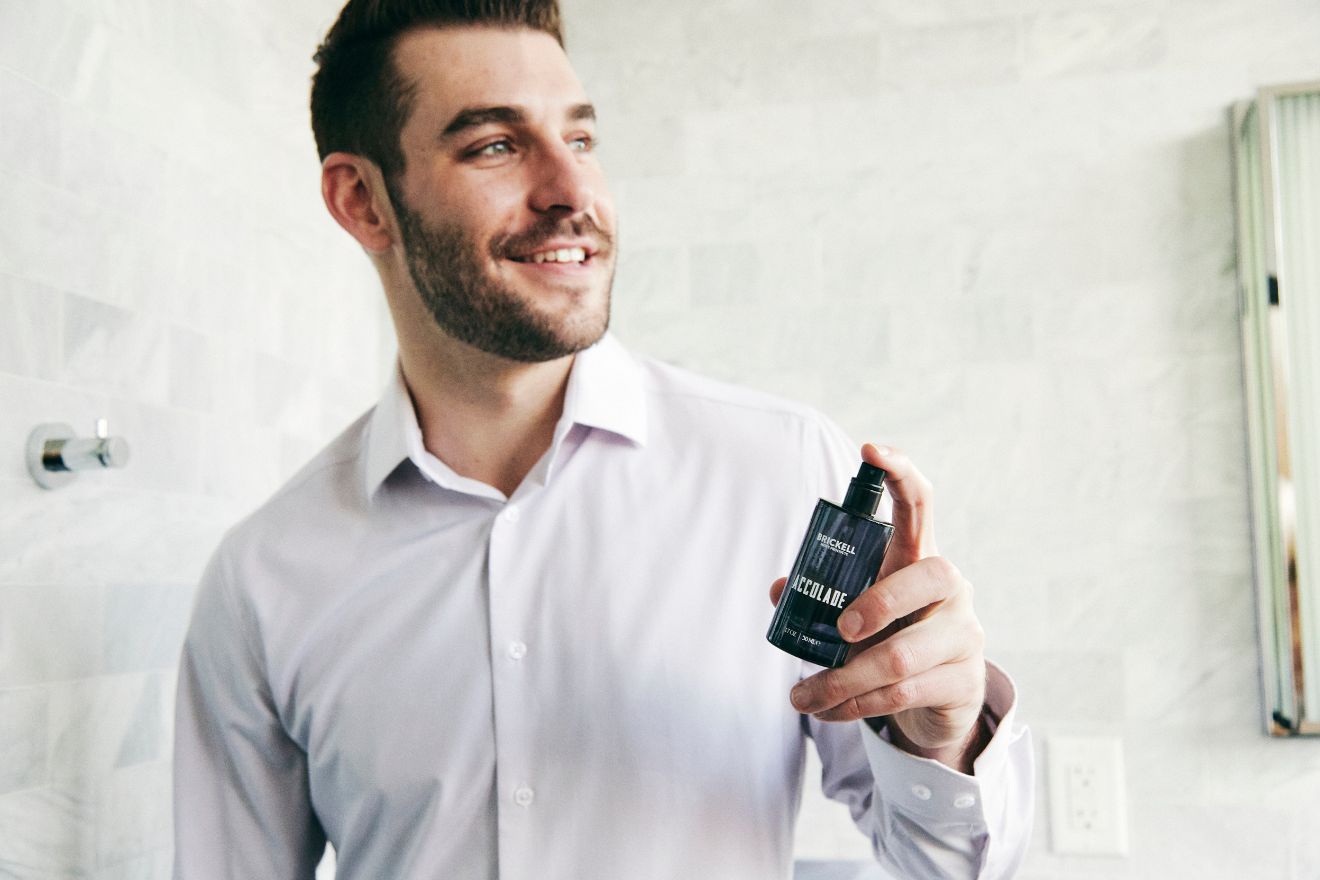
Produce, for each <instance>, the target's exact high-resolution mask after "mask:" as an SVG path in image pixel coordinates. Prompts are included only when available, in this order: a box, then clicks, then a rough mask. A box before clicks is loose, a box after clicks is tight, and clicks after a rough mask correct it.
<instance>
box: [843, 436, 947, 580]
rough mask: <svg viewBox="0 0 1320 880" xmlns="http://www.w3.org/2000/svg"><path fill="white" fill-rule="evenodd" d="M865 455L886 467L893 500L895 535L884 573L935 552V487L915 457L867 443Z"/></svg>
mask: <svg viewBox="0 0 1320 880" xmlns="http://www.w3.org/2000/svg"><path fill="white" fill-rule="evenodd" d="M862 459H863V460H865V461H866V462H867V463H869V464H873V465H875V466H876V467H879V468H884V470H885V474H886V476H885V486H886V488H888V490H889V496H890V499H891V500H892V501H893V505H894V512H893V522H894V538H893V540H892V541H891V542H890V547H889V552H888V553H887V554H886V556H885V564H884V567H883V568H882V569H881V575H885V574H888V573H889V572H891V571H896V570H897V569H899V568H902V567H903V566H905V565H910V564H912V563H913V562H915V561H917V560H918V559H924V558H925V557H927V556H934V555H935V554H936V553H938V552H939V551H938V550H937V549H936V547H935V513H934V507H933V505H934V499H935V490H934V487H932V486H931V484H930V480H928V479H926V476H925V474H923V473H922V472H921V471H919V470H917V467H916V465H914V464H913V463H912V459H910V458H908V457H907V456H906V455H905V454H903V453H902V452H901V451H899V450H897V449H894V448H893V447H890V446H876V445H874V444H871V443H867V444H865V445H864V446H862Z"/></svg>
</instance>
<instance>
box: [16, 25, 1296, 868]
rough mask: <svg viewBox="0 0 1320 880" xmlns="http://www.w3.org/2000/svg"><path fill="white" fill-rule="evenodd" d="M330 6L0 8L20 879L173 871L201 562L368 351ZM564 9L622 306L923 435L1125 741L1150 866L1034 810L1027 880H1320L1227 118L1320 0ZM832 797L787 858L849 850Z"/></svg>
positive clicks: (656, 331)
mask: <svg viewBox="0 0 1320 880" xmlns="http://www.w3.org/2000/svg"><path fill="white" fill-rule="evenodd" d="M338 5H339V2H338V0H299V2H297V3H280V4H271V3H260V2H256V0H231V2H229V3H226V4H224V5H223V6H219V7H218V6H216V5H215V4H203V3H201V2H199V0H103V2H98V3H94V4H91V3H77V2H73V0H43V2H42V3H39V4H36V3H19V2H17V0H0V128H3V131H4V135H3V137H0V181H3V183H4V187H5V190H4V196H3V201H2V202H0V204H3V205H4V211H3V212H0V427H3V429H4V430H3V431H0V876H15V877H19V878H24V880H27V878H45V877H95V878H116V880H121V878H122V880H128V878H134V880H136V878H157V877H166V876H168V865H169V835H170V830H169V821H170V820H169V801H168V788H169V741H170V721H169V716H170V712H171V708H172V707H171V702H172V693H173V687H174V671H173V666H174V658H175V655H176V652H177V649H178V644H179V639H180V638H181V635H182V629H183V626H184V622H185V619H186V615H187V611H188V606H189V602H190V599H191V585H192V583H193V581H194V580H195V578H196V576H197V574H198V572H199V570H200V568H201V565H202V563H203V562H204V560H205V558H206V556H207V554H208V553H209V551H210V549H211V547H212V546H213V545H214V543H215V541H216V540H217V539H218V537H219V535H220V533H221V532H222V530H223V529H224V528H225V527H226V526H227V525H228V524H229V523H231V522H232V521H233V520H234V519H236V518H237V517H238V516H240V515H242V513H243V512H245V511H246V510H248V509H250V508H251V507H252V506H253V505H254V504H256V503H257V502H258V501H259V500H260V499H261V498H262V497H264V496H265V495H266V494H267V493H268V492H269V491H270V490H271V489H272V488H274V486H275V485H277V484H278V482H279V481H280V480H281V479H282V478H283V477H284V476H285V475H287V474H288V473H289V472H290V471H291V470H292V469H293V468H295V467H296V466H297V464H298V463H300V462H301V461H302V460H304V459H305V458H306V457H307V456H308V455H310V454H311V453H312V452H313V451H314V450H315V449H316V448H317V447H319V445H320V444H321V443H322V442H323V441H324V439H325V438H326V437H328V436H330V435H331V434H333V433H334V432H335V431H336V430H338V428H339V427H340V426H342V425H343V424H345V423H346V422H348V421H349V420H350V419H351V418H352V417H353V416H354V415H355V414H356V413H357V412H358V411H359V410H360V409H361V408H362V407H364V406H366V405H367V404H368V403H369V402H370V400H371V399H372V397H373V396H374V395H375V393H376V391H377V389H378V388H379V386H380V383H381V381H382V379H383V368H384V365H385V364H386V363H387V362H388V357H389V351H390V349H389V344H388V341H387V339H388V335H387V334H388V331H387V328H386V327H385V325H384V319H383V315H382V311H381V309H380V307H379V305H378V303H377V299H378V294H377V292H376V291H377V284H376V281H375V279H374V276H373V275H372V273H371V272H370V270H369V267H368V265H367V263H366V261H365V260H364V259H363V258H362V257H361V255H360V253H359V252H358V251H357V250H356V248H355V247H354V246H353V245H352V244H351V242H350V241H349V240H348V239H347V237H346V236H345V235H344V234H343V233H342V232H340V231H339V230H337V229H336V228H335V227H334V226H333V224H332V222H331V221H330V220H329V219H328V218H327V217H326V216H325V215H324V212H323V210H322V209H321V207H320V203H319V195H318V192H317V175H316V171H317V168H316V162H315V158H314V154H313V151H312V146H311V141H310V135H309V134H308V132H307V126H306V111H305V91H306V88H305V86H306V80H307V76H308V74H309V73H310V69H311V65H310V61H309V56H310V54H311V52H312V50H313V48H314V46H315V43H316V41H317V39H318V38H319V36H320V34H321V33H323V31H324V29H325V27H326V26H327V25H328V24H329V22H330V20H331V19H332V17H333V15H334V13H335V12H336V11H337V8H338ZM565 9H566V16H567V20H568V37H569V48H570V52H571V54H572V57H573V58H574V60H575V63H576V64H577V66H578V69H579V72H580V73H581V74H582V76H583V78H584V80H585V81H586V82H587V85H588V88H589V90H590V92H591V93H592V95H593V97H594V99H595V101H596V103H597V105H598V107H599V108H600V111H601V116H602V140H603V143H602V148H601V149H602V155H603V157H604V160H605V162H606V165H607V168H608V170H609V171H610V173H611V179H612V181H613V182H614V187H615V194H616V197H617V200H618V202H619V204H620V210H621V213H622V219H623V231H622V244H623V250H622V254H623V257H622V263H621V266H620V270H619V275H618V281H617V284H616V296H615V299H616V321H615V326H616V330H617V332H618V334H619V335H620V336H621V337H622V338H623V339H624V340H625V341H626V342H628V343H630V344H631V345H633V346H634V347H635V348H637V349H639V350H642V351H646V352H649V353H652V354H656V355H659V356H661V357H665V358H667V359H670V360H674V361H677V362H680V363H683V364H685V365H688V366H691V367H694V368H697V369H700V370H703V371H705V372H707V373H712V374H714V375H717V376H721V377H725V378H729V379H732V380H736V381H739V382H743V383H746V384H751V385H756V386H760V387H763V388H766V389H770V390H773V391H777V392H780V393H783V394H786V395H789V396H792V397H795V398H798V399H803V400H807V401H810V402H812V403H814V404H816V405H817V406H819V407H820V408H821V409H823V410H825V411H827V412H829V413H831V414H832V415H834V416H835V417H836V418H837V419H838V420H839V421H840V422H842V423H843V424H844V425H845V426H846V427H847V428H848V429H849V430H850V431H852V432H853V433H854V434H855V435H856V436H857V437H859V438H866V439H876V440H882V441H884V442H889V443H893V444H895V445H899V446H901V447H904V448H906V449H907V450H909V451H910V452H911V453H912V454H913V455H914V457H915V458H916V459H917V461H918V462H919V464H920V465H921V466H922V468H923V469H924V470H925V471H926V472H927V473H928V474H929V475H930V476H931V477H932V478H933V481H934V483H935V485H936V489H937V499H938V505H939V537H940V543H941V549H942V550H943V551H944V552H945V553H946V554H947V555H948V556H949V557H950V558H952V559H953V560H955V561H956V562H957V563H958V564H959V565H960V566H961V567H962V568H963V570H964V571H965V572H966V573H967V574H968V575H969V576H970V577H971V578H972V580H973V581H974V582H975V583H976V585H977V602H978V608H979V612H980V615H981V617H982V619H983V621H984V622H985V624H986V628H987V630H988V631H989V640H990V644H989V652H990V654H991V655H992V656H993V657H994V658H995V659H997V660H999V661H1000V662H1001V663H1002V664H1003V665H1004V666H1005V667H1006V668H1008V669H1009V670H1010V672H1011V673H1012V674H1013V675H1014V676H1015V678H1016V680H1017V681H1018V684H1019V686H1020V688H1021V694H1022V697H1021V711H1022V713H1023V717H1024V719H1025V720H1026V721H1028V722H1029V723H1030V724H1031V725H1032V727H1033V728H1034V730H1035V732H1036V734H1037V737H1038V741H1039V742H1041V743H1042V744H1043V743H1044V741H1046V740H1047V739H1048V737H1049V735H1050V734H1053V733H1099V734H1103V735H1112V736H1117V737H1120V738H1121V739H1122V741H1123V745H1124V748H1125V751H1126V757H1127V762H1128V772H1127V780H1126V781H1127V785H1128V794H1129V810H1130V824H1131V838H1132V840H1131V852H1130V854H1129V855H1128V856H1127V857H1126V858H1112V859H1082V858H1062V857H1058V856H1055V855H1053V854H1051V853H1050V852H1049V848H1048V845H1049V834H1048V824H1047V822H1046V816H1045V812H1044V811H1043V810H1042V812H1041V815H1040V817H1039V820H1038V826H1037V834H1036V837H1035V841H1034V844H1033V851H1032V854H1031V857H1030V859H1029V861H1028V865H1027V868H1026V869H1025V870H1024V871H1023V873H1022V876H1023V877H1024V878H1027V880H1070V878H1102V877H1103V878H1165V877H1171V876H1179V877H1198V878H1208V880H1230V878H1231V880H1239V878H1243V877H1266V876H1268V877H1286V878H1295V880H1301V878H1314V877H1315V876H1317V875H1320V843H1317V841H1320V835H1316V834H1315V828H1314V826H1315V821H1316V820H1315V819H1314V817H1315V816H1316V815H1320V744H1316V743H1311V742H1302V743H1288V742H1273V741H1268V740H1266V739H1265V738H1264V737H1263V736H1262V735H1261V732H1260V730H1261V724H1260V721H1259V697H1258V685H1257V680H1256V674H1257V673H1256V660H1255V632H1254V612H1253V605H1252V596H1251V586H1250V572H1249V545H1248V523H1247V519H1246V474H1245V467H1244V457H1245V452H1244V437H1243V427H1242V400H1241V390H1240V382H1241V376H1240V369H1239V364H1238V342H1237V335H1236V305H1235V301H1234V281H1233V244H1232V225H1231V192H1230V178H1229V165H1228V141H1227V133H1226V126H1225V108H1226V107H1227V105H1228V104H1229V103H1230V102H1231V101H1233V100H1236V99H1239V98H1242V97H1245V96H1248V95H1250V94H1251V93H1252V91H1253V90H1254V88H1255V86H1256V85H1258V84H1263V83H1274V82H1282V81H1292V80H1298V79H1316V78H1320V55H1318V54H1317V53H1316V51H1315V47H1316V46H1318V45H1320V7H1317V6H1316V4H1314V3H1313V2H1311V0H1305V2H1303V0H1286V2H1285V0H1253V2H1247V0H1232V2H1230V0H1139V2H1125V0H1116V2H1109V3H1102V2H1096V0H975V2H974V0H831V2H824V0H812V2H800V0H798V2H788V0H671V2H667V3H659V2H654V0H644V2H643V0H638V2H629V3H619V2H614V0H565ZM98 416H105V417H108V418H109V420H110V425H111V429H112V431H113V432H114V433H116V434H119V435H122V436H124V437H126V438H127V439H128V441H129V443H130V444H131V445H132V448H133V460H132V463H131V465H130V467H129V468H127V469H125V470H123V471H117V472H110V473H98V474H87V475H84V476H82V477H80V478H79V480H78V481H77V482H76V483H75V484H74V485H73V486H71V487H69V488H66V489H62V490H59V491H57V492H46V491H43V490H41V489H38V488H37V487H36V486H35V485H34V484H33V483H32V482H31V481H30V480H29V478H28V477H27V474H26V472H25V469H24V465H23V448H24V441H25V438H26V436H27V432H28V430H29V429H30V428H31V427H32V426H33V425H36V424H38V423H41V422H47V421H66V422H69V423H71V424H73V425H74V426H75V427H77V428H78V429H79V430H80V431H83V432H87V433H90V431H91V428H92V422H93V420H94V419H95V418H97V417H98ZM767 611H768V608H767ZM1042 757H1043V754H1042ZM1042 782H1043V779H1042ZM1042 789H1043V785H1042ZM810 790H811V789H810V786H809V787H808V792H809V794H808V801H807V803H806V804H805V805H804V819H803V822H802V826H801V829H800V834H799V839H800V845H799V852H800V854H801V855H802V856H803V857H804V858H851V857H860V856H862V855H864V844H863V842H862V840H861V838H860V836H858V835H856V834H855V833H854V832H853V831H852V830H851V829H850V828H849V827H848V823H847V820H846V818H845V817H844V816H842V815H841V811H840V810H839V809H838V808H836V807H834V805H831V804H828V803H823V802H822V801H821V800H820V799H819V798H818V797H813V796H812V795H811V794H810Z"/></svg>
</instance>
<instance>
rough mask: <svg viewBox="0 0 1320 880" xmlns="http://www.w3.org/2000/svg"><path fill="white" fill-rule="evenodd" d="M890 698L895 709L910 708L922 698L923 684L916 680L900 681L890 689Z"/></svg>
mask: <svg viewBox="0 0 1320 880" xmlns="http://www.w3.org/2000/svg"><path fill="white" fill-rule="evenodd" d="M889 696H890V700H891V702H892V703H893V705H894V711H896V712H897V711H900V710H902V709H910V708H912V707H913V706H916V705H917V701H918V700H919V699H920V698H921V686H920V685H918V684H917V683H916V682H915V681H912V680H908V681H900V682H899V683H898V684H896V685H893V686H892V687H890V689H889Z"/></svg>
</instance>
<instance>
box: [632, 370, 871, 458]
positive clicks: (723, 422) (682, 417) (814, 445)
mask: <svg viewBox="0 0 1320 880" xmlns="http://www.w3.org/2000/svg"><path fill="white" fill-rule="evenodd" d="M635 357H636V360H637V363H638V365H639V367H640V369H641V373H642V382H643V388H644V389H645V393H646V394H647V396H648V398H649V399H650V404H651V408H652V409H653V411H655V414H656V417H657V419H658V420H659V421H660V422H661V424H662V425H663V424H664V423H666V422H669V423H675V422H677V423H678V424H677V426H676V427H678V428H679V429H680V430H686V431H695V432H696V433H697V434H698V435H709V434H713V435H717V436H728V435H729V434H730V433H732V434H733V435H735V436H742V435H745V434H749V433H750V434H756V435H757V436H758V437H761V438H762V439H765V438H766V437H767V435H768V437H770V438H774V439H777V440H778V441H779V442H780V443H782V444H786V445H791V446H794V447H796V452H797V453H798V454H808V455H821V454H828V455H836V454H840V453H843V454H845V455H847V456H852V455H855V453H856V448H855V447H854V446H853V444H852V442H851V440H849V439H848V435H847V433H846V432H845V431H844V430H843V429H842V428H840V427H839V426H838V425H837V424H836V423H835V422H834V421H833V420H832V419H830V418H829V417H828V416H826V415H825V414H824V413H822V412H821V411H820V410H818V409H816V408H815V407H813V406H810V405H808V404H806V403H801V402H799V401H795V400H790V399H788V398H785V397H781V396H779V395H777V394H772V393H770V392H766V391H761V390H758V389H754V388H748V387H746V386H742V385H736V384H733V383H731V382H724V381H721V380H719V379H712V378H710V377H708V376H703V375H700V374H698V373H695V372H692V371H691V370H688V369H685V368H683V367H678V366H674V365H673V364H668V363H665V362H663V361H659V360H656V359H654V358H650V357H645V356H635Z"/></svg>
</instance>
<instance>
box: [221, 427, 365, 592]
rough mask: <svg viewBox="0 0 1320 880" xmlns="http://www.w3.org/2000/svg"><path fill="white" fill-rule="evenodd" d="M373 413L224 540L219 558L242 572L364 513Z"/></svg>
mask: <svg viewBox="0 0 1320 880" xmlns="http://www.w3.org/2000/svg"><path fill="white" fill-rule="evenodd" d="M373 411H374V407H373V408H372V409H369V410H367V411H366V412H365V413H363V414H362V415H361V416H359V417H358V418H357V419H356V420H354V421H353V423H352V424H350V425H349V426H348V427H346V428H345V429H344V430H343V431H342V432H340V434H339V435H338V436H337V437H335V438H334V439H333V440H331V441H330V443H328V444H327V445H326V446H325V447H323V448H322V449H321V450H320V451H319V452H317V453H316V455H314V456H312V458H311V459H310V460H309V461H308V462H307V463H306V464H304V465H303V466H302V467H301V468H299V469H298V471H297V472H296V473H294V474H293V476H291V477H290V478H289V479H288V480H287V481H285V483H284V484H283V485H281V486H280V487H279V488H278V489H276V490H275V492H274V493H273V494H272V495H271V496H270V497H269V498H267V499H266V500H265V501H264V502H262V503H261V504H260V505H259V506H258V507H257V508H256V509H255V510H253V511H252V512H251V513H249V514H248V515H247V516H245V517H244V518H243V519H241V520H239V521H238V522H237V523H236V524H235V525H234V526H233V527H231V528H230V529H229V531H228V532H227V533H226V534H225V536H224V538H223V539H222V541H221V543H220V547H219V548H218V550H217V553H216V555H217V557H221V558H224V559H227V560H228V561H229V562H230V564H231V565H239V566H241V565H242V563H243V562H244V561H245V560H251V559H252V557H254V556H261V555H265V556H269V555H270V554H272V553H275V552H276V551H277V550H278V548H284V549H285V551H286V552H287V551H296V550H298V549H300V548H307V547H311V546H315V545H316V544H317V541H316V535H318V534H324V533H325V530H326V529H334V530H337V531H338V530H342V529H343V527H344V526H345V525H347V524H349V523H351V522H352V521H353V520H354V519H355V518H360V516H361V515H362V513H363V512H364V511H365V508H366V503H367V498H366V491H365V489H364V487H363V480H364V478H363V475H362V468H363V455H362V452H363V448H364V446H365V441H366V434H367V430H368V427H369V425H370V422H371V415H372V413H373Z"/></svg>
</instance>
